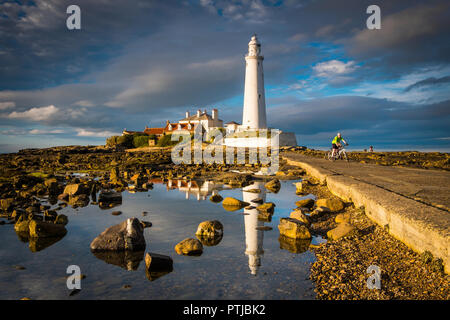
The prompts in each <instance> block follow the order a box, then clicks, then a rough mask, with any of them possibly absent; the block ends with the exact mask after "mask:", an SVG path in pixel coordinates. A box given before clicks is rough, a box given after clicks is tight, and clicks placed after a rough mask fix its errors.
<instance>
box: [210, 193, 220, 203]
mask: <svg viewBox="0 0 450 320" xmlns="http://www.w3.org/2000/svg"><path fill="white" fill-rule="evenodd" d="M209 200H210V201H211V202H214V203H219V202H221V201H222V200H223V198H222V196H221V195H220V194H218V193H216V194H213V195H212V196H211V197H210V198H209Z"/></svg>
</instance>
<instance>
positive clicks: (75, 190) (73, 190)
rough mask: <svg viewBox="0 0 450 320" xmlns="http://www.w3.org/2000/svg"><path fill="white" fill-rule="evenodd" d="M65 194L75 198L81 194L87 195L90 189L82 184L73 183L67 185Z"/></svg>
mask: <svg viewBox="0 0 450 320" xmlns="http://www.w3.org/2000/svg"><path fill="white" fill-rule="evenodd" d="M63 193H67V194H68V195H69V196H75V195H79V194H87V193H89V189H88V188H87V187H86V186H85V185H83V184H82V183H73V184H68V185H66V187H65V188H64V192H63Z"/></svg>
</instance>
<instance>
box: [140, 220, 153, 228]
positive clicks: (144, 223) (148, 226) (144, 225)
mask: <svg viewBox="0 0 450 320" xmlns="http://www.w3.org/2000/svg"><path fill="white" fill-rule="evenodd" d="M141 224H142V227H143V228H144V229H146V228H150V227H151V226H152V225H153V224H152V223H151V222H150V221H141Z"/></svg>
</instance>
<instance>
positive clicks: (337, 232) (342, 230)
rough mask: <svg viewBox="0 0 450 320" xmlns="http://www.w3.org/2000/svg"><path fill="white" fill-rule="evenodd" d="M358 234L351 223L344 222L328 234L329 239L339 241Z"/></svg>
mask: <svg viewBox="0 0 450 320" xmlns="http://www.w3.org/2000/svg"><path fill="white" fill-rule="evenodd" d="M356 233H357V229H356V228H355V227H354V226H352V225H351V224H350V223H346V222H342V223H340V224H338V226H337V227H336V228H334V229H331V230H330V231H328V232H327V237H328V239H330V240H338V239H340V238H342V237H348V236H352V235H354V234H356Z"/></svg>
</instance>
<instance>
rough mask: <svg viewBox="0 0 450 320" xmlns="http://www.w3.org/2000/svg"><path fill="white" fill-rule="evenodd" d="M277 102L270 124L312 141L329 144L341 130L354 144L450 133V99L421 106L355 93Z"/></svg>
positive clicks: (429, 136) (270, 117) (432, 137)
mask: <svg viewBox="0 0 450 320" xmlns="http://www.w3.org/2000/svg"><path fill="white" fill-rule="evenodd" d="M278 102H280V104H279V106H278V107H274V108H272V109H271V110H269V114H268V118H269V119H270V120H271V121H270V125H271V126H272V127H281V128H284V129H285V130H288V131H293V132H295V133H296V134H298V135H299V136H300V137H301V138H302V137H303V138H305V137H308V139H311V140H309V141H308V140H307V141H308V142H310V143H311V142H312V141H315V140H314V139H317V141H315V143H317V142H321V143H322V144H324V145H327V142H328V140H329V138H330V136H331V135H332V136H334V135H335V134H336V132H338V131H341V132H343V133H345V135H346V136H349V138H350V137H351V139H352V141H353V144H355V143H357V144H362V143H364V142H365V141H368V140H369V141H374V140H377V141H379V143H382V142H383V140H389V141H391V142H392V143H396V144H397V145H399V144H405V143H408V142H411V141H416V140H423V139H434V138H436V137H449V136H450V128H449V126H448V123H450V100H447V101H444V102H441V103H437V104H432V105H422V106H415V105H409V104H406V103H400V102H398V103H393V102H391V101H387V100H384V99H375V98H367V97H352V96H339V97H330V98H325V99H315V100H311V101H298V100H296V99H284V101H278ZM311 137H313V138H311ZM314 137H315V138H314ZM331 138H332V137H331Z"/></svg>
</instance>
